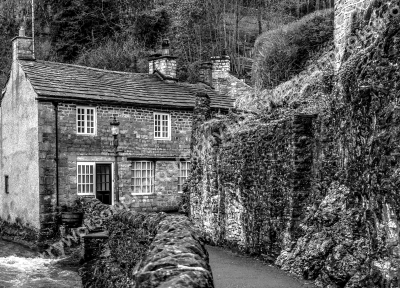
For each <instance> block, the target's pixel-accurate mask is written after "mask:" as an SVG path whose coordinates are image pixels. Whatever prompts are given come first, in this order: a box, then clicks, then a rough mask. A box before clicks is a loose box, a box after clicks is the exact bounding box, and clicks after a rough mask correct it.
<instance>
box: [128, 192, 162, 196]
mask: <svg viewBox="0 0 400 288" xmlns="http://www.w3.org/2000/svg"><path fill="white" fill-rule="evenodd" d="M131 195H132V196H141V195H143V196H148V195H157V194H156V193H133V192H131Z"/></svg>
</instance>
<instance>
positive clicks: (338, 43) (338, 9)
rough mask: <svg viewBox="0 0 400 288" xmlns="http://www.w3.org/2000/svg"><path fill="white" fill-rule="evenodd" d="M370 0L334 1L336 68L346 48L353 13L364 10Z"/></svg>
mask: <svg viewBox="0 0 400 288" xmlns="http://www.w3.org/2000/svg"><path fill="white" fill-rule="evenodd" d="M371 2H372V0H336V1H335V32H334V41H335V50H336V70H338V69H339V66H340V63H341V62H342V58H343V56H344V52H345V49H346V42H347V40H348V36H349V34H350V30H351V25H352V23H353V17H354V15H355V13H360V12H361V11H365V10H366V9H367V8H368V6H369V4H370V3H371Z"/></svg>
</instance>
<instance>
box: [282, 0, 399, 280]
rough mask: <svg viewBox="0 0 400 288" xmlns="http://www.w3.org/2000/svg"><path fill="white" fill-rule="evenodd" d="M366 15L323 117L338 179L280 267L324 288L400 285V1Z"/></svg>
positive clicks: (353, 33) (355, 28)
mask: <svg viewBox="0 0 400 288" xmlns="http://www.w3.org/2000/svg"><path fill="white" fill-rule="evenodd" d="M365 11H366V12H364V13H358V14H357V13H356V14H355V16H354V17H353V20H352V23H353V25H352V27H350V28H351V29H350V34H349V35H348V37H349V39H353V42H351V41H348V42H347V46H346V47H345V50H344V54H343V58H342V64H341V66H340V67H341V68H340V69H339V71H338V74H337V77H336V79H337V82H336V83H335V87H336V88H335V91H334V93H333V94H332V101H331V103H330V107H331V109H330V113H329V114H328V115H325V116H324V117H325V118H326V119H329V121H327V123H330V126H331V128H330V129H328V130H325V131H329V133H330V134H332V135H333V136H334V138H335V139H336V145H335V146H336V148H335V149H336V150H337V151H338V166H337V169H336V175H335V177H333V178H332V180H336V181H335V182H333V183H332V185H331V187H330V189H329V190H328V192H327V194H326V196H325V197H324V199H323V201H322V202H321V203H320V204H319V205H317V204H318V203H315V205H314V206H315V208H314V209H311V210H310V212H309V213H308V214H307V216H306V217H305V219H304V220H303V222H302V229H303V233H302V234H303V235H302V237H300V238H299V239H298V240H297V242H296V243H295V244H294V245H293V247H291V248H289V249H287V250H286V251H283V252H282V253H281V255H280V256H279V257H278V260H277V262H276V263H277V264H278V265H279V266H281V267H282V268H283V269H285V270H287V271H291V272H292V273H295V274H298V275H301V276H303V277H305V278H307V279H316V281H317V283H318V284H319V285H320V286H321V287H398V285H399V275H400V270H399V264H400V262H399V261H400V253H399V252H400V249H399V248H400V246H399V229H400V228H399V215H400V213H399V212H400V203H399V199H398V195H397V192H396V191H398V189H399V184H400V182H399V180H398V179H399V171H400V170H399V168H400V162H399V161H398V160H399V158H398V155H399V152H400V151H399V148H398V144H397V143H398V142H399V141H400V109H399V107H398V103H399V93H398V90H399V83H400V68H399V59H400V57H399V56H400V55H399V54H400V41H399V38H400V29H399V24H400V17H399V16H398V15H399V8H398V1H373V3H372V4H371V5H370V6H369V7H368V8H367V9H366V10H365ZM371 23H375V24H371ZM376 23H379V25H378V24H376Z"/></svg>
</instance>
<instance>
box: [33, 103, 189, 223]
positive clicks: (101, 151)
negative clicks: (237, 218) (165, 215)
mask: <svg viewBox="0 0 400 288" xmlns="http://www.w3.org/2000/svg"><path fill="white" fill-rule="evenodd" d="M91 106H93V105H91ZM76 107H77V105H76V104H73V103H60V104H59V106H58V108H57V109H58V123H59V128H58V129H59V130H58V132H59V151H58V152H59V205H63V204H68V203H71V202H72V201H73V200H74V199H75V198H76V197H77V177H76V175H77V162H80V161H81V162H85V161H86V162H107V163H112V162H113V161H114V156H113V154H111V153H109V152H111V151H113V148H112V139H113V137H112V135H111V133H110V121H111V119H112V118H113V117H114V116H115V117H116V118H117V119H118V120H119V122H120V135H119V149H121V150H123V151H124V152H123V153H121V157H119V163H118V169H119V171H118V172H119V192H120V197H123V196H127V197H128V198H132V199H131V201H132V202H131V203H128V204H129V206H130V207H131V208H133V209H135V210H146V211H155V210H170V209H174V207H177V204H178V201H179V199H180V193H178V192H177V187H178V163H177V162H178V161H179V160H184V159H188V156H189V145H190V135H191V118H192V111H185V110H168V109H159V110H155V109H151V108H138V107H127V106H124V107H121V106H109V105H97V106H94V107H97V135H95V136H87V135H77V133H76ZM155 111H159V112H168V113H170V115H171V140H154V135H153V134H154V133H153V113H154V112H155ZM55 129H56V128H55V108H54V105H53V104H52V103H50V102H39V143H40V147H39V149H40V153H39V162H40V195H41V196H40V211H41V213H42V214H41V215H42V216H41V217H42V219H41V222H42V223H46V222H51V218H52V211H53V210H52V209H53V207H54V206H55V204H56V193H55V191H56V179H55V175H56V173H55V169H56V163H55V155H56V147H55V137H56V136H55V135H56V134H55ZM164 158H166V160H163V159H164ZM140 159H154V161H155V173H156V176H157V177H156V181H155V193H154V194H151V195H137V194H135V195H131V192H132V190H131V181H132V180H131V178H132V171H131V169H132V167H131V166H132V161H134V160H140Z"/></svg>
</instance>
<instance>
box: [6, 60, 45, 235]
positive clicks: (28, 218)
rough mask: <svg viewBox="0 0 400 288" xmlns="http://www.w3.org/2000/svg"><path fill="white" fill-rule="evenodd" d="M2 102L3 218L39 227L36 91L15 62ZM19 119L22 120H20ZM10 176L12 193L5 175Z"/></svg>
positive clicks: (9, 182)
mask: <svg viewBox="0 0 400 288" xmlns="http://www.w3.org/2000/svg"><path fill="white" fill-rule="evenodd" d="M10 77H11V78H10V81H8V84H7V87H6V92H5V95H4V98H3V99H2V102H1V119H2V120H1V121H2V123H1V124H2V131H1V149H0V150H1V175H0V185H1V186H0V187H1V188H0V193H1V195H0V218H1V219H3V220H6V221H9V222H11V223H15V222H19V223H21V224H22V225H27V226H29V227H32V228H36V229H39V228H40V221H39V209H41V208H40V206H39V196H38V195H39V163H38V158H39V144H38V129H39V128H38V109H37V107H38V105H37V102H36V99H35V97H36V94H35V93H34V91H33V89H32V87H31V85H30V84H29V82H28V81H27V79H26V76H25V74H24V72H23V71H22V69H21V67H20V66H19V64H18V62H14V63H13V69H12V73H11V75H10ZM16 119H18V121H16ZM6 175H7V176H8V193H6V191H5V180H4V179H5V176H6Z"/></svg>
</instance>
